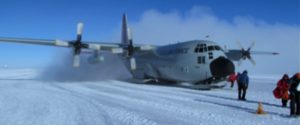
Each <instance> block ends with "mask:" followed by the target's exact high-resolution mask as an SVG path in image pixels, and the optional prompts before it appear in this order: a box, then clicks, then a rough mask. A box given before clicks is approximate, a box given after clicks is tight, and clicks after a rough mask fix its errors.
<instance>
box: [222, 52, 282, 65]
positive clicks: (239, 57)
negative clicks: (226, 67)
mask: <svg viewBox="0 0 300 125" xmlns="http://www.w3.org/2000/svg"><path fill="white" fill-rule="evenodd" d="M225 54H226V56H227V57H228V58H229V59H230V60H233V61H239V62H238V65H241V63H242V61H243V60H245V59H249V60H250V62H251V63H252V64H253V65H255V64H256V63H255V61H254V60H253V58H252V55H278V54H279V53H277V52H263V51H250V50H249V49H248V50H244V49H242V50H237V49H232V50H228V51H227V52H225Z"/></svg>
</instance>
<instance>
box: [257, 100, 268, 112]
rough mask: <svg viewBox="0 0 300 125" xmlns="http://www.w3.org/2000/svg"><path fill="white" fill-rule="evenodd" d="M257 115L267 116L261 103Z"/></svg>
mask: <svg viewBox="0 0 300 125" xmlns="http://www.w3.org/2000/svg"><path fill="white" fill-rule="evenodd" d="M256 114H258V115H263V114H266V113H265V112H264V109H263V106H262V103H261V102H259V103H258V107H257V111H256Z"/></svg>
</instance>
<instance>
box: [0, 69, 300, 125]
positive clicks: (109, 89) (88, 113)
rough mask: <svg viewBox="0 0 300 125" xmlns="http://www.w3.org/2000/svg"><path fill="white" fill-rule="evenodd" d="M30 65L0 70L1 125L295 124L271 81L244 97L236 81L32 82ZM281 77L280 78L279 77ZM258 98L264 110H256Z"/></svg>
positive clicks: (254, 85) (257, 83) (259, 82)
mask: <svg viewBox="0 0 300 125" xmlns="http://www.w3.org/2000/svg"><path fill="white" fill-rule="evenodd" d="M37 74H38V71H36V70H32V69H0V114H1V117H0V125H105V124H108V125H114V124H116V125H143V124H146V125H160V124H162V125H299V123H300V118H291V117H289V108H282V107H281V101H280V100H277V99H275V98H274V97H273V94H272V90H273V89H274V87H275V85H276V80H275V79H269V78H268V77H267V78H263V77H259V78H252V79H250V87H249V89H248V93H247V97H246V98H247V101H238V100H237V89H236V85H235V87H234V88H233V89H231V88H229V85H227V86H226V87H225V88H223V89H214V90H210V91H200V90H193V89H187V88H179V87H172V86H159V85H149V84H136V83H129V82H124V81H117V80H105V81H98V82H82V81H81V82H54V81H44V80H37V79H36V80H35V79H34V78H35V77H36V76H37ZM278 79H279V78H278ZM258 102H262V104H263V108H264V110H265V112H266V113H267V114H265V115H257V114H255V112H256V109H257V106H258Z"/></svg>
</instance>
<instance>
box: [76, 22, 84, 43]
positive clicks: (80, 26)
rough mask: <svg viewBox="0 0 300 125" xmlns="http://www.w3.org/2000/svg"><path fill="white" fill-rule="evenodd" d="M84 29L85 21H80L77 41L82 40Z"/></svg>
mask: <svg viewBox="0 0 300 125" xmlns="http://www.w3.org/2000/svg"><path fill="white" fill-rule="evenodd" d="M82 31H83V23H81V22H80V23H78V24H77V40H76V42H81V37H82Z"/></svg>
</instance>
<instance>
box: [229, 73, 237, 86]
mask: <svg viewBox="0 0 300 125" xmlns="http://www.w3.org/2000/svg"><path fill="white" fill-rule="evenodd" d="M236 77H237V76H236V75H235V73H232V74H231V75H230V76H229V77H228V81H229V82H230V83H231V85H230V87H231V88H233V85H234V81H235V80H236Z"/></svg>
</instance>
